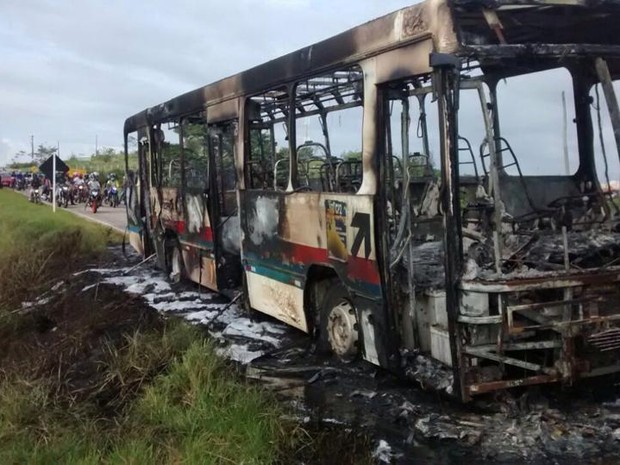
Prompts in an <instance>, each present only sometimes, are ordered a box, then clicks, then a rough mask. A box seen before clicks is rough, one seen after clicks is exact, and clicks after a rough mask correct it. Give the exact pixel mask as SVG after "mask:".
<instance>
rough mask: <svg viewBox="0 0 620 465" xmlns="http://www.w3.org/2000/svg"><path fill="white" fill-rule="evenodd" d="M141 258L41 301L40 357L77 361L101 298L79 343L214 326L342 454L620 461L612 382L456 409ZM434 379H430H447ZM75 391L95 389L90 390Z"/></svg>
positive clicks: (222, 346)
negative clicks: (324, 350)
mask: <svg viewBox="0 0 620 465" xmlns="http://www.w3.org/2000/svg"><path fill="white" fill-rule="evenodd" d="M115 253H117V252H115ZM117 255H118V254H117ZM137 262H138V259H137V258H134V259H133V261H131V260H130V261H127V260H125V259H124V258H117V259H116V260H115V261H113V262H111V263H108V264H106V265H103V266H97V267H90V268H89V269H87V270H85V271H83V272H80V273H77V274H75V275H74V277H73V279H72V280H71V282H70V283H65V284H64V285H62V286H56V289H55V291H51V292H50V293H49V295H44V296H42V297H43V299H42V300H41V301H40V302H39V303H38V304H35V306H37V305H38V306H42V307H46V306H47V307H48V308H52V307H54V308H56V310H55V311H54V312H52V313H49V312H48V313H46V312H43V313H42V314H41V315H43V317H41V318H38V317H37V318H35V319H33V327H32V328H30V329H29V331H30V333H29V334H33V332H35V333H36V332H37V331H39V333H37V335H36V337H37V341H38V346H39V347H40V348H41V351H42V352H44V351H46V350H47V349H46V347H47V348H49V347H53V344H67V350H69V352H68V353H69V354H70V353H71V351H70V349H69V347H68V346H69V345H70V344H69V343H68V342H66V341H63V342H60V340H59V338H58V337H57V336H56V335H55V334H54V333H55V332H58V331H61V332H65V334H66V333H70V332H71V328H72V327H73V326H72V325H76V324H78V322H74V321H68V320H71V319H72V318H74V317H76V315H73V314H72V312H73V311H74V310H73V309H75V308H76V306H79V305H85V304H86V303H85V302H86V301H88V302H91V303H90V304H87V305H92V301H93V299H95V301H97V302H101V304H99V305H96V306H95V308H94V309H95V310H98V311H97V312H90V313H91V314H90V316H89V317H88V318H91V319H92V321H89V322H84V323H86V327H87V328H89V330H88V331H89V332H88V333H87V334H83V335H80V334H75V335H72V338H73V339H77V340H80V338H81V340H83V341H87V340H96V339H97V338H101V337H105V338H110V337H112V338H114V334H116V333H118V332H119V328H122V327H123V325H124V324H125V323H126V324H127V325H137V326H136V327H140V325H147V326H148V325H151V326H152V325H155V326H156V325H160V324H162V323H161V320H160V319H158V317H157V314H160V315H169V316H175V317H180V318H183V319H185V320H187V321H189V322H191V323H194V324H196V325H197V326H202V327H204V328H205V330H206V331H207V332H208V333H209V334H210V336H211V337H212V338H213V339H215V341H216V342H217V345H218V347H219V352H220V354H221V355H223V356H225V357H227V358H229V359H231V360H233V361H235V362H237V363H238V364H239V365H240V367H241V368H242V370H244V372H245V373H246V377H247V378H248V379H251V380H255V381H256V382H260V383H262V384H263V385H265V386H267V387H269V388H270V389H272V390H273V391H275V392H276V393H277V394H278V396H280V397H281V398H282V400H283V401H284V402H286V403H287V404H288V405H290V406H292V407H293V409H292V411H293V412H295V413H294V417H295V419H296V420H298V421H300V422H302V423H303V424H304V425H305V426H304V427H305V428H307V429H308V430H309V431H311V432H312V434H313V437H314V438H318V437H319V436H322V435H323V434H328V435H331V436H328V437H332V438H336V437H339V438H341V439H339V440H338V442H340V443H342V444H343V447H350V448H353V449H352V450H353V451H354V452H356V451H359V450H361V451H362V452H361V453H362V455H363V453H364V452H367V448H368V447H370V448H371V449H372V450H373V454H374V460H375V462H377V463H411V461H412V460H416V461H418V462H420V463H437V464H439V463H441V464H448V463H460V462H462V461H463V460H474V461H478V462H481V461H486V462H487V463H506V464H507V463H511V464H512V463H554V461H555V462H557V463H562V462H564V461H566V460H579V461H585V460H590V459H594V458H601V457H613V458H617V457H620V397H619V396H618V388H617V386H616V384H614V383H615V380H613V379H610V378H606V379H604V380H602V383H603V384H602V385H601V384H600V383H599V384H598V385H596V386H595V387H594V388H592V390H593V392H598V393H600V394H601V395H599V396H596V397H595V396H592V395H585V394H584V393H587V392H589V391H588V387H587V386H586V387H584V388H582V391H579V392H576V391H568V392H563V391H561V390H560V388H559V387H558V388H555V387H546V388H545V389H544V391H543V390H542V389H539V390H536V389H530V390H527V391H512V392H508V393H504V394H501V395H499V396H495V397H491V396H487V397H484V396H483V397H480V398H479V399H478V400H477V401H476V402H474V403H471V404H468V405H464V406H463V405H457V404H455V403H453V402H451V401H449V400H448V399H447V398H446V397H445V396H442V395H440V394H438V393H436V392H434V393H431V392H427V391H425V390H424V389H422V388H421V387H420V386H419V385H417V384H416V383H412V382H409V381H407V380H403V379H399V378H396V377H393V376H392V375H390V374H388V373H387V372H385V371H383V370H380V369H377V368H376V367H373V366H371V365H369V364H366V363H348V364H343V363H339V362H337V361H335V360H331V359H325V358H324V357H319V356H317V355H316V354H315V353H314V350H313V349H314V347H313V345H312V342H311V341H310V338H309V337H307V336H306V335H304V334H302V333H300V332H298V331H296V330H294V329H291V328H288V327H286V326H285V325H283V324H281V323H279V322H276V321H275V320H272V319H269V318H268V317H264V316H262V315H261V314H258V313H252V314H248V313H246V312H245V311H244V310H242V309H241V308H240V307H239V306H237V305H236V304H233V305H230V302H229V301H228V300H227V299H226V298H224V297H221V296H218V295H216V294H213V293H211V292H209V291H206V290H204V289H200V288H198V287H196V286H195V285H193V284H187V283H181V284H170V283H168V282H167V280H166V278H165V276H164V275H163V274H162V273H161V272H159V271H158V270H155V269H154V268H152V267H151V265H148V264H147V265H143V266H141V267H139V268H137V269H134V270H132V271H131V272H129V273H128V272H127V271H128V270H130V269H131V268H132V267H133V265H135V264H136V263H137ZM113 294H114V297H112V295H113ZM119 295H120V296H122V298H121V299H119ZM68 296H70V297H68ZM76 296H78V297H76ZM79 296H83V298H84V299H85V300H82V297H79ZM41 302H43V305H41ZM106 302H107V303H106ZM112 302H115V303H114V304H112ZM152 310H157V312H153V311H152ZM97 315H101V318H102V319H105V318H108V319H110V316H111V317H112V318H111V320H114V322H115V323H114V327H106V326H105V324H104V325H103V326H102V325H101V324H100V321H99V320H98V318H99V316H97ZM63 321H64V323H63ZM102 321H103V320H102ZM35 322H36V324H35ZM59 322H60V323H59ZM54 328H56V329H54ZM59 334H60V333H59ZM23 337H24V338H27V337H29V336H28V335H27V334H24V336H23ZM15 344H16V345H11V346H10V347H9V348H8V349H6V348H5V349H3V350H4V351H5V352H4V354H5V356H6V354H7V353H10V352H11V351H15V353H17V352H18V351H19V344H18V342H15ZM72 347H73V346H72ZM7 351H8V352H7ZM61 352H62V351H61ZM74 352H75V350H74ZM83 352H84V353H83V354H80V355H76V354H74V356H78V359H70V358H67V359H66V360H65V361H64V362H63V364H64V363H66V364H67V367H73V368H72V369H73V370H78V369H81V370H88V368H87V364H86V365H84V367H83V368H80V363H81V359H80V358H79V357H81V358H85V359H88V355H87V351H83ZM410 363H411V369H412V370H424V369H427V368H428V367H426V368H425V364H424V363H421V362H420V360H419V357H416V356H415V354H412V357H411V362H410ZM54 367H55V365H54V364H52V365H50V367H49V368H50V369H53V368H54ZM431 371H432V370H431ZM76 373H77V372H76ZM429 373H431V372H430V371H429ZM433 373H434V372H433ZM433 373H431V374H430V375H429V379H430V378H433V377H437V376H438V375H437V374H436V373H435V374H433ZM76 378H78V377H77V376H76ZM76 386H78V387H79V388H86V390H87V389H88V385H87V384H86V385H83V386H81V385H79V384H76ZM601 386H603V387H605V389H602V388H601ZM343 438H344V439H343ZM354 455H355V454H354ZM314 456H315V457H318V456H317V455H316V454H315V455H314ZM313 463H317V462H313ZM318 463H321V462H318ZM352 463H354V462H352Z"/></svg>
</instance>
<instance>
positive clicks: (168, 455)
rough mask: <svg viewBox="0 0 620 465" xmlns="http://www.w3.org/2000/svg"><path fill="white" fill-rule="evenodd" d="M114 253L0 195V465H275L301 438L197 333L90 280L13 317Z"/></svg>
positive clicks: (45, 213) (100, 232) (57, 219)
mask: <svg viewBox="0 0 620 465" xmlns="http://www.w3.org/2000/svg"><path fill="white" fill-rule="evenodd" d="M115 240H116V237H115V234H114V233H113V232H111V231H110V230H107V229H106V228H103V227H101V226H99V225H96V224H92V223H89V222H86V221H84V220H81V219H80V218H79V217H76V216H74V215H72V214H70V213H68V212H64V211H60V212H57V213H56V214H54V213H52V211H51V210H50V209H48V208H46V207H43V206H40V205H33V204H30V203H29V202H28V201H27V200H26V199H25V198H24V197H23V196H22V195H20V194H17V193H14V192H11V191H8V190H0V338H1V339H2V344H0V464H3V465H11V464H15V465H17V464H26V463H27V464H33V465H37V464H41V465H43V464H46V465H47V464H51V463H62V464H64V465H71V464H76V465H77V464H80V465H86V464H110V465H113V464H119V465H120V464H145V465H146V464H149V465H151V464H162V465H163V464H175V463H178V464H181V463H182V464H188V465H191V464H227V463H235V464H263V463H265V464H266V463H274V462H276V461H277V460H278V458H279V457H281V454H282V451H283V450H285V449H286V450H289V449H290V448H291V447H292V446H291V444H293V442H294V439H292V438H296V437H298V436H297V435H296V434H292V433H291V427H290V425H289V427H285V426H283V423H282V421H281V420H280V417H281V412H280V409H279V407H278V406H277V404H276V402H275V400H274V399H273V398H272V396H271V395H269V394H268V393H265V392H264V391H262V390H260V389H259V388H257V387H255V386H251V385H249V384H248V383H246V382H245V381H244V380H243V379H242V378H241V377H240V376H239V375H238V374H236V373H235V370H234V368H233V367H232V366H230V365H229V364H227V363H226V362H225V361H223V360H222V359H220V358H218V357H217V355H216V354H215V351H214V348H213V347H212V346H211V343H210V342H209V341H208V340H207V339H205V337H204V336H203V334H201V333H200V331H199V330H197V329H196V328H194V327H191V326H188V325H187V324H185V323H183V322H178V321H172V320H163V319H162V318H161V317H160V316H159V315H158V314H157V313H156V312H155V311H154V310H152V309H150V308H149V307H148V306H146V304H145V303H144V302H143V301H142V300H141V299H140V298H138V297H136V298H131V297H129V296H127V295H126V294H124V293H123V292H122V291H121V290H119V289H117V288H115V287H114V286H111V285H105V284H101V285H98V286H96V288H91V289H90V290H87V291H84V289H85V288H87V286H88V285H89V284H91V283H92V280H93V279H96V278H95V277H94V276H92V275H89V274H88V273H87V274H84V275H80V276H78V277H76V276H72V277H70V279H65V281H66V283H68V284H65V286H66V289H65V290H64V292H63V293H60V294H58V295H56V296H55V297H53V298H52V299H51V300H50V301H48V302H46V303H45V304H43V305H40V306H37V307H35V308H33V309H29V310H28V311H26V312H17V313H13V309H15V308H19V307H20V305H21V302H23V301H24V299H33V298H35V297H37V296H39V295H40V293H41V292H42V291H44V290H46V289H47V288H49V286H50V285H51V284H52V283H55V282H58V281H59V280H61V279H63V278H69V276H70V272H71V271H74V270H76V269H79V268H80V264H82V263H84V262H85V261H90V260H93V259H96V258H97V257H98V256H100V255H101V254H102V253H103V252H104V251H105V248H106V245H107V244H108V243H109V242H111V241H115ZM2 312H4V313H2ZM9 314H11V315H14V317H11V318H6V316H7V315H9ZM3 316H4V317H3ZM292 429H293V430H294V429H295V427H293V428H292Z"/></svg>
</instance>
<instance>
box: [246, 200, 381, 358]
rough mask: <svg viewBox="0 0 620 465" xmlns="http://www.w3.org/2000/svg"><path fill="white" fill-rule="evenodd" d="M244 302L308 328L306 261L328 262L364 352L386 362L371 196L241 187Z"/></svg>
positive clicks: (313, 263)
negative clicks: (350, 307)
mask: <svg viewBox="0 0 620 465" xmlns="http://www.w3.org/2000/svg"><path fill="white" fill-rule="evenodd" d="M240 202H241V228H242V231H243V239H242V248H243V250H242V256H243V263H244V266H245V270H246V278H247V281H248V290H249V300H250V305H251V306H252V307H253V308H255V309H256V310H259V311H262V312H264V313H267V314H269V315H271V316H273V317H275V318H278V319H280V320H282V321H284V322H286V323H288V324H290V325H292V326H295V327H297V328H299V329H302V330H304V331H307V329H308V328H307V323H306V321H307V318H306V315H305V311H304V298H303V292H304V291H305V289H306V288H305V285H306V277H307V275H308V271H309V269H310V267H311V266H312V265H321V266H324V267H329V268H332V269H333V270H334V271H335V272H336V274H337V275H338V276H339V278H340V280H341V281H342V282H343V284H344V285H345V286H346V287H347V288H348V289H349V292H350V294H351V296H352V297H353V300H354V302H355V305H356V308H357V310H358V319H359V321H360V323H361V325H360V326H361V328H360V329H361V331H362V336H363V339H364V344H365V348H364V356H365V358H367V359H368V360H369V361H371V362H373V363H376V364H380V365H386V364H387V355H386V354H385V350H384V348H383V346H384V344H383V339H384V338H385V337H386V335H387V325H386V324H384V320H385V316H384V311H383V296H382V290H381V279H380V274H379V268H378V265H377V261H376V247H375V239H374V217H373V215H374V205H373V202H374V198H373V196H364V195H352V194H338V193H320V192H299V193H285V192H274V191H240Z"/></svg>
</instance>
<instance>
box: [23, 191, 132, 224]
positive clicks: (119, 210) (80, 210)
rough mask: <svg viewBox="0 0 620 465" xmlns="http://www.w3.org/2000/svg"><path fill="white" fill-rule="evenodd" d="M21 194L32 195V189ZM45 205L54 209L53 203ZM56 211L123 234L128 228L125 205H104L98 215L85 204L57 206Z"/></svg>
mask: <svg viewBox="0 0 620 465" xmlns="http://www.w3.org/2000/svg"><path fill="white" fill-rule="evenodd" d="M21 192H22V193H23V194H24V195H26V196H28V195H29V194H30V189H26V190H24V191H21ZM43 205H47V206H48V207H50V208H52V204H51V202H45V201H44V202H43ZM56 209H57V210H67V211H70V212H71V213H74V214H76V215H78V216H81V217H83V218H86V219H87V220H90V221H93V222H95V223H99V224H102V225H104V226H109V227H110V228H113V229H116V230H117V231H119V232H121V233H124V232H125V229H126V228H127V213H126V211H125V205H123V204H121V205H119V206H118V207H116V208H112V207H109V206H107V205H104V206H102V207H100V208H99V209H98V210H97V213H93V212H92V210H91V209H90V208H85V207H84V204H83V203H79V204H76V205H71V204H69V206H68V207H67V208H64V207H58V206H57V207H56Z"/></svg>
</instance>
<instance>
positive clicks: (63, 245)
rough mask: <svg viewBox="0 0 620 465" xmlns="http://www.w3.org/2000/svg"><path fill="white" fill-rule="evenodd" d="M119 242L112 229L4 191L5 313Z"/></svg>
mask: <svg viewBox="0 0 620 465" xmlns="http://www.w3.org/2000/svg"><path fill="white" fill-rule="evenodd" d="M119 240H120V235H119V234H118V233H117V232H115V231H113V230H112V229H110V228H105V227H103V226H100V225H97V224H94V223H91V222H89V221H85V220H84V219H83V218H80V217H78V216H76V215H74V214H72V213H69V212H66V211H57V212H56V213H54V212H53V211H52V209H51V208H49V207H48V206H45V205H35V204H32V203H30V202H29V201H28V200H27V199H26V197H25V196H23V195H21V194H19V193H17V192H13V191H11V190H9V189H0V314H1V313H2V310H4V311H10V310H12V309H13V308H14V307H15V306H16V305H19V303H20V302H22V301H23V300H25V299H27V298H29V297H31V296H32V295H33V294H35V293H37V292H40V291H41V290H42V289H44V288H45V286H46V285H48V284H49V283H50V281H51V280H53V279H58V278H59V277H60V276H61V275H62V274H64V273H66V272H70V271H71V270H72V269H75V267H77V266H79V264H80V263H81V261H83V260H88V259H92V258H95V257H97V256H99V255H100V254H101V253H102V252H104V250H105V248H106V246H107V245H108V244H109V243H111V242H118V241H119Z"/></svg>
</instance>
